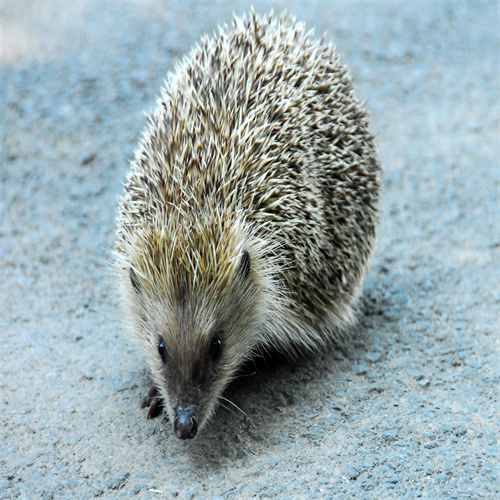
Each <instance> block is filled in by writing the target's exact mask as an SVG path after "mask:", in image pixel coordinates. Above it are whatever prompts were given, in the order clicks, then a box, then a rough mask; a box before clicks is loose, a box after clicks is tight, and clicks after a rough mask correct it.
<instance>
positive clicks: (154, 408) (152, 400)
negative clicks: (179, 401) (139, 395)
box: [141, 386, 163, 419]
mask: <svg viewBox="0 0 500 500" xmlns="http://www.w3.org/2000/svg"><path fill="white" fill-rule="evenodd" d="M148 406H149V410H148V414H147V415H146V418H147V419H151V418H156V417H157V416H158V415H161V414H162V413H163V399H162V398H161V396H160V391H159V390H158V389H157V388H156V387H155V386H153V387H151V389H149V391H148V393H147V394H146V396H144V398H143V399H142V401H141V408H147V407H148Z"/></svg>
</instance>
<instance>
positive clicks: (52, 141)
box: [0, 1, 500, 499]
mask: <svg viewBox="0 0 500 500" xmlns="http://www.w3.org/2000/svg"><path fill="white" fill-rule="evenodd" d="M249 5H250V4H249V3H247V2H241V3H238V4H236V5H235V6H234V5H232V4H230V3H228V2H214V3H197V2H192V1H185V2H183V3H173V2H168V3H161V2H130V3H118V2H91V1H86V2H71V3H70V2H67V3H64V2H62V3H59V2H45V1H38V2H25V1H17V2H12V1H3V2H2V5H1V8H0V23H1V25H0V27H1V35H2V45H1V59H0V61H1V70H2V71H1V83H0V108H1V109H0V114H1V117H2V121H1V124H0V127H1V128H0V134H1V140H2V146H1V152H0V169H1V171H0V172H1V196H0V203H1V214H2V217H1V226H0V238H1V248H0V252H1V253H0V265H1V272H2V274H1V283H0V305H1V342H2V346H1V350H0V374H1V375H0V388H1V398H2V399H1V414H0V417H1V424H0V428H1V433H0V498H2V499H3V498H91V497H94V496H102V497H105V498H124V497H135V496H137V497H138V498H146V499H149V498H151V499H156V498H170V497H177V498H188V499H190V498H250V497H258V498H273V497H274V498H306V497H307V498H329V497H337V498H345V497H355V498H377V499H379V498H398V497H404V498H416V497H421V498H429V499H436V498H445V497H446V498H488V499H491V498H498V496H499V494H500V493H499V488H500V487H499V485H500V478H499V460H500V457H499V446H498V439H499V436H500V435H499V427H500V425H499V424H500V423H499V421H500V417H499V415H500V405H499V372H500V370H499V359H500V356H499V303H500V287H499V282H500V276H499V267H500V266H499V263H500V262H499V261H500V259H499V252H500V230H499V229H500V210H499V195H500V189H499V187H500V183H499V177H500V168H499V157H500V147H499V114H500V113H499V103H500V95H499V76H498V75H499V70H500V63H499V54H500V47H499V28H498V26H499V4H498V2H496V1H491V2H458V1H453V2H450V1H441V2H435V3H434V2H364V3H363V2H362V3H359V2H319V1H318V2H294V3H293V4H292V3H289V2H272V3H262V2H255V3H254V6H255V10H256V11H258V12H266V11H268V10H270V8H271V7H274V9H275V11H277V12H279V11H281V10H282V8H284V7H285V6H287V5H288V7H289V10H291V11H293V12H294V13H296V14H297V15H298V17H300V18H302V19H305V20H306V21H307V23H308V26H310V27H315V28H316V33H317V34H318V35H321V34H322V33H323V32H325V31H326V32H327V36H328V37H329V38H332V39H333V40H334V41H335V43H336V44H337V48H338V50H339V52H340V53H341V54H343V56H344V61H345V62H346V63H347V64H348V65H349V66H350V67H351V69H352V72H353V75H354V78H355V82H356V84H357V88H358V94H359V95H361V96H363V97H364V98H366V99H367V106H368V107H369V109H370V110H371V112H372V123H373V126H374V129H375V130H376V132H377V134H378V137H379V145H380V157H381V160H382V162H383V164H384V167H385V177H384V187H385V197H384V210H383V220H382V225H381V229H380V238H379V244H378V247H377V252H376V255H375V258H374V261H373V266H372V268H371V272H370V274H369V276H368V279H367V283H366V287H365V292H364V296H363V314H362V315H361V317H360V325H359V331H358V334H357V336H356V337H355V338H354V339H353V342H352V348H351V349H348V350H347V351H346V350H340V349H335V348H334V347H332V348H330V349H328V350H327V351H325V352H321V353H318V354H317V355H314V356H311V357H309V358H306V359H301V360H299V361H298V362H297V363H290V362H288V363H287V362H285V361H281V362H276V363H275V362H274V361H276V360H271V361H269V362H268V366H267V367H266V366H259V367H258V369H257V370H253V371H252V370H250V371H249V372H248V373H247V376H245V377H242V378H240V379H239V380H237V381H236V382H235V383H234V384H233V385H232V386H231V387H230V388H229V389H228V391H227V394H226V396H227V397H228V398H229V399H230V400H231V401H232V402H234V403H235V405H237V406H238V407H239V408H241V410H242V411H241V412H240V411H238V410H237V409H236V408H235V407H232V406H231V405H230V404H227V407H226V408H223V407H221V408H220V409H219V410H218V412H217V413H216V415H215V418H214V419H213V420H212V422H211V424H210V425H209V426H208V427H206V428H205V429H204V432H202V433H201V435H199V436H198V437H197V438H196V439H195V440H194V441H192V442H181V441H179V440H177V439H176V438H175V437H174V435H173V432H172V428H171V424H170V423H166V422H162V421H161V420H160V419H156V420H153V421H148V420H146V419H145V410H141V409H140V407H139V402H140V399H141V397H142V396H143V395H144V393H145V391H146V390H147V388H148V378H147V374H146V372H145V368H144V364H143V363H142V361H141V360H140V359H139V357H138V356H137V354H136V353H135V352H134V351H133V350H132V348H131V347H130V346H129V345H128V344H127V342H126V341H124V340H123V335H122V331H123V328H122V326H121V323H120V313H119V309H118V307H117V298H116V293H115V290H114V287H113V283H112V280H111V278H110V274H109V272H108V270H107V266H106V262H107V261H108V260H109V259H110V254H109V252H108V250H109V249H110V248H111V247H112V246H113V240H114V216H115V209H116V197H117V194H118V193H119V192H120V189H121V182H122V181H124V179H125V172H126V170H127V168H128V164H127V161H128V159H129V158H131V157H132V155H133V150H134V148H135V145H136V143H137V140H138V137H139V135H140V133H141V131H142V129H143V128H144V126H145V124H146V122H145V118H144V114H143V112H144V110H147V109H150V108H151V107H152V106H153V105H154V100H155V96H156V95H157V94H158V92H159V89H160V86H161V84H162V82H163V79H164V77H165V74H166V71H168V70H172V69H173V67H174V64H175V61H176V60H177V59H178V58H179V57H180V56H181V55H182V54H184V53H185V52H187V51H188V50H189V48H190V46H191V45H192V44H193V43H195V42H196V41H197V40H198V39H199V37H200V35H201V34H202V33H206V32H208V33H210V32H212V31H213V30H214V29H215V28H216V26H217V25H218V24H220V23H223V22H229V21H230V20H231V15H232V11H233V8H234V9H235V11H236V12H237V13H243V12H246V11H248V10H249ZM274 365H276V366H274Z"/></svg>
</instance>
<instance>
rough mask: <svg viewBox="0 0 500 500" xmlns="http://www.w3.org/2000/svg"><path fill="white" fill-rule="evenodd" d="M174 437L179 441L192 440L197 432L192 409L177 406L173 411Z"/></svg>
mask: <svg viewBox="0 0 500 500" xmlns="http://www.w3.org/2000/svg"><path fill="white" fill-rule="evenodd" d="M174 430H175V435H176V436H177V437H178V438H179V439H193V438H194V437H195V436H196V433H197V432H198V422H197V421H196V416H195V415H194V411H193V409H192V408H189V407H184V406H181V405H179V406H178V407H177V409H176V410H175V419H174Z"/></svg>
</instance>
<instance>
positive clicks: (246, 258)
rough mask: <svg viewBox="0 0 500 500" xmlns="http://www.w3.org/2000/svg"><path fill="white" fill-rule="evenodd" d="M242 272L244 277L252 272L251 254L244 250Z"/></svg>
mask: <svg viewBox="0 0 500 500" xmlns="http://www.w3.org/2000/svg"><path fill="white" fill-rule="evenodd" d="M240 273H241V275H242V276H243V278H244V279H246V278H248V275H249V274H250V254H249V253H248V252H247V251H246V250H244V251H243V255H242V256H241V260H240Z"/></svg>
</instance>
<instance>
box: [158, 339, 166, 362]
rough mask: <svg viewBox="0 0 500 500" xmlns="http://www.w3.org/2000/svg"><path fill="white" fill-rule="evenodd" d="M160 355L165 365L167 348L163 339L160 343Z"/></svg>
mask: <svg viewBox="0 0 500 500" xmlns="http://www.w3.org/2000/svg"><path fill="white" fill-rule="evenodd" d="M158 354H159V355H160V357H161V360H162V361H163V363H166V362H167V348H166V347H165V341H164V340H163V339H160V341H159V343H158Z"/></svg>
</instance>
